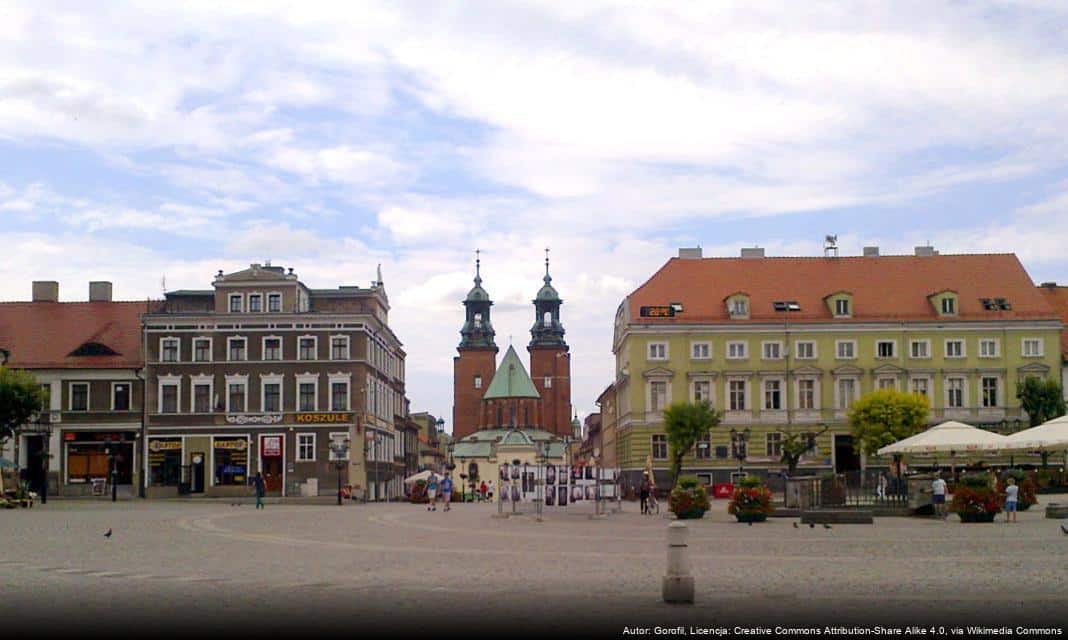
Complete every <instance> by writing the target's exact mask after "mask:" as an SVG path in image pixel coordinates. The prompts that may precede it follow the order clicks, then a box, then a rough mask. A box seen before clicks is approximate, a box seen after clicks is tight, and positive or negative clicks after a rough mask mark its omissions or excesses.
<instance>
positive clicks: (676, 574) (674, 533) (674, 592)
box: [662, 521, 694, 604]
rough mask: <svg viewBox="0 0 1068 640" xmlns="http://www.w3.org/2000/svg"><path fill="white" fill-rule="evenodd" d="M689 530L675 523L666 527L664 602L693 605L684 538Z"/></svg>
mask: <svg viewBox="0 0 1068 640" xmlns="http://www.w3.org/2000/svg"><path fill="white" fill-rule="evenodd" d="M689 535H690V530H689V529H688V528H687V527H686V525H685V524H683V523H681V522H678V521H675V522H672V523H671V524H669V525H668V534H667V537H668V549H667V574H666V575H665V576H664V581H663V588H662V590H663V595H664V602H671V603H677V604H693V590H694V586H693V576H692V575H690V555H689V554H690V552H689V549H688V547H687V546H686V538H688V537H689Z"/></svg>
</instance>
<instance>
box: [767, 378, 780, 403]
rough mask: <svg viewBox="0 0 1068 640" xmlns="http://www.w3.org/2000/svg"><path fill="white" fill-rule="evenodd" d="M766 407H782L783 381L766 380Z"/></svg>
mask: <svg viewBox="0 0 1068 640" xmlns="http://www.w3.org/2000/svg"><path fill="white" fill-rule="evenodd" d="M764 408H765V409H768V410H770V411H777V410H779V409H782V383H781V382H779V381H778V380H765V381H764Z"/></svg>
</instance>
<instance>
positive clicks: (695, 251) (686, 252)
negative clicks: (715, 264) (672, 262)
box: [679, 247, 704, 260]
mask: <svg viewBox="0 0 1068 640" xmlns="http://www.w3.org/2000/svg"><path fill="white" fill-rule="evenodd" d="M703 257H704V255H703V253H702V251H701V247H692V248H689V247H686V248H682V247H680V248H679V258H681V259H683V260H698V259H700V258H703Z"/></svg>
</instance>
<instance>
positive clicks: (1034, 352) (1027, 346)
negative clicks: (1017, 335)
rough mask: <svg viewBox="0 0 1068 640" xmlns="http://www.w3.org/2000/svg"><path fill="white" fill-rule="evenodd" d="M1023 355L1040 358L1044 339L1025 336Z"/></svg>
mask: <svg viewBox="0 0 1068 640" xmlns="http://www.w3.org/2000/svg"><path fill="white" fill-rule="evenodd" d="M1023 355H1024V357H1025V358H1038V357H1041V356H1042V340H1040V339H1039V338H1024V341H1023Z"/></svg>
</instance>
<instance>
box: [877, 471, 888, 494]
mask: <svg viewBox="0 0 1068 640" xmlns="http://www.w3.org/2000/svg"><path fill="white" fill-rule="evenodd" d="M887 484H889V483H888V481H887V479H886V474H885V473H880V474H879V482H878V484H877V485H876V487H875V495H877V496H878V497H879V499H880V500H886V486H887Z"/></svg>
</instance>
